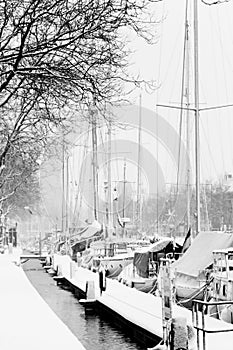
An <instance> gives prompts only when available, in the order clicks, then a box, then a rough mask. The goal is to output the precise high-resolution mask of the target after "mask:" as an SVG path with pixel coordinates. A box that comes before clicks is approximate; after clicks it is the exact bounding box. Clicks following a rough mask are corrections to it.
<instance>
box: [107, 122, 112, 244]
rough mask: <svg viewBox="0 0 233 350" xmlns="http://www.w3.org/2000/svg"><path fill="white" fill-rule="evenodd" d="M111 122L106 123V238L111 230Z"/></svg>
mask: <svg viewBox="0 0 233 350" xmlns="http://www.w3.org/2000/svg"><path fill="white" fill-rule="evenodd" d="M111 128H112V126H111V121H109V123H108V197H107V236H108V237H109V234H110V231H111V229H112V186H111V179H112V174H111V153H112V147H111V141H112V139H111V136H112V130H111Z"/></svg>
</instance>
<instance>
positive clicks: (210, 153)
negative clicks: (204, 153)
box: [200, 120, 218, 175]
mask: <svg viewBox="0 0 233 350" xmlns="http://www.w3.org/2000/svg"><path fill="white" fill-rule="evenodd" d="M200 122H201V123H200V124H201V129H202V131H203V134H204V137H205V139H206V143H207V146H208V150H209V155H210V159H211V160H212V163H213V167H214V170H215V173H216V175H218V172H217V168H216V166H215V162H214V159H213V156H212V152H211V148H210V144H209V141H208V138H207V136H206V133H205V128H204V127H203V122H202V120H200Z"/></svg>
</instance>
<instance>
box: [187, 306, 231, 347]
mask: <svg viewBox="0 0 233 350" xmlns="http://www.w3.org/2000/svg"><path fill="white" fill-rule="evenodd" d="M214 305H216V306H219V305H233V301H203V300H196V299H194V300H193V304H192V320H193V326H194V328H195V329H196V330H197V348H198V349H200V341H199V335H200V331H201V332H202V333H203V338H202V340H203V350H205V349H206V333H212V334H213V333H224V332H232V331H233V325H232V328H223V329H215V330H212V329H207V328H206V325H205V313H206V310H207V309H208V306H214ZM199 306H201V310H200V312H201V325H200V324H199V316H198V313H199Z"/></svg>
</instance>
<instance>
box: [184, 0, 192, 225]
mask: <svg viewBox="0 0 233 350" xmlns="http://www.w3.org/2000/svg"><path fill="white" fill-rule="evenodd" d="M188 4H189V0H186V20H185V40H186V45H185V49H186V54H185V56H186V89H185V96H186V107H187V110H186V155H187V159H186V164H187V227H188V230H189V228H190V227H191V220H190V161H189V157H190V120H189V118H190V113H189V107H190V101H189V93H190V91H189V71H190V69H189V68H190V67H189V64H190V62H189V50H190V47H189V20H188Z"/></svg>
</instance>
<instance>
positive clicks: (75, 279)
mask: <svg viewBox="0 0 233 350" xmlns="http://www.w3.org/2000/svg"><path fill="white" fill-rule="evenodd" d="M55 264H57V265H56V266H58V267H59V268H58V270H59V273H60V274H62V276H63V277H65V278H66V280H67V282H68V283H69V284H70V285H72V286H74V287H77V288H78V289H79V290H81V291H83V292H85V289H86V282H87V281H94V283H95V298H96V300H97V302H98V303H99V304H100V305H102V306H103V307H106V308H108V309H109V310H111V311H112V312H113V313H115V314H117V315H120V316H121V317H122V318H123V319H125V320H127V321H128V322H129V323H131V324H133V325H135V327H140V329H142V330H145V332H149V333H150V334H152V335H155V336H156V337H158V338H162V304H161V298H160V297H155V296H154V295H152V294H147V293H143V292H140V291H138V290H136V289H134V288H129V287H127V286H125V285H123V284H121V283H119V282H117V281H115V280H111V279H107V285H106V291H105V292H103V293H102V295H100V291H99V276H98V274H96V273H93V272H91V271H89V270H87V269H84V268H81V267H77V266H76V264H75V263H74V262H71V260H69V258H68V257H67V256H66V257H62V256H60V257H59V256H56V257H55ZM56 266H55V267H56ZM174 317H185V318H186V319H187V321H188V323H189V324H192V313H191V312H190V311H189V310H187V309H186V308H184V307H181V306H178V305H176V306H175V307H174ZM205 327H206V330H208V331H220V330H224V329H225V330H229V332H222V333H206V350H219V349H220V348H222V349H224V350H232V346H233V345H232V344H233V325H232V324H229V323H225V322H223V321H220V320H217V319H214V318H212V317H209V316H205ZM190 349H196V341H193V342H192V344H190ZM199 349H202V336H200V347H199Z"/></svg>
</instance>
